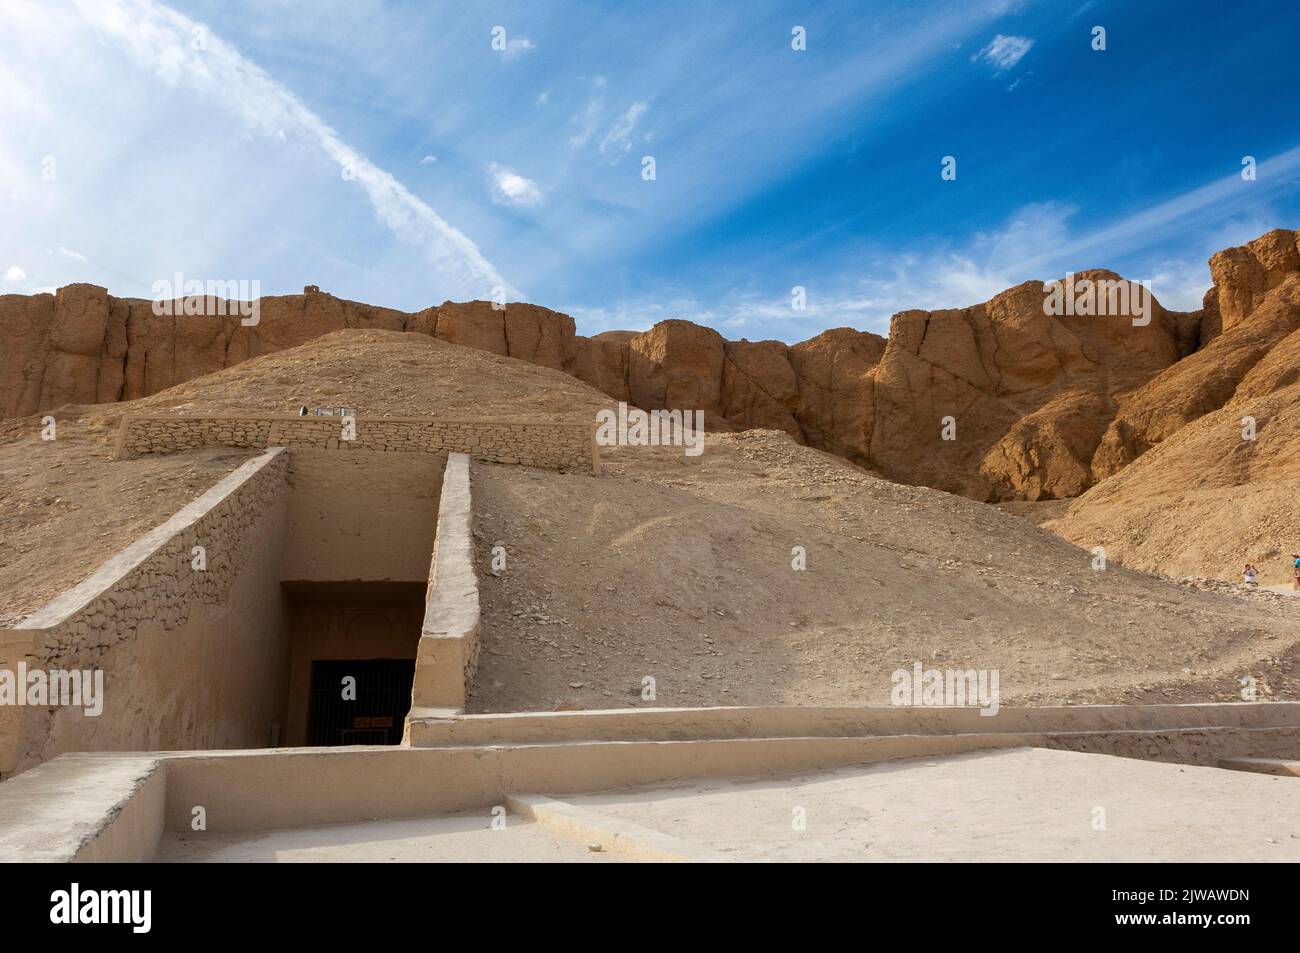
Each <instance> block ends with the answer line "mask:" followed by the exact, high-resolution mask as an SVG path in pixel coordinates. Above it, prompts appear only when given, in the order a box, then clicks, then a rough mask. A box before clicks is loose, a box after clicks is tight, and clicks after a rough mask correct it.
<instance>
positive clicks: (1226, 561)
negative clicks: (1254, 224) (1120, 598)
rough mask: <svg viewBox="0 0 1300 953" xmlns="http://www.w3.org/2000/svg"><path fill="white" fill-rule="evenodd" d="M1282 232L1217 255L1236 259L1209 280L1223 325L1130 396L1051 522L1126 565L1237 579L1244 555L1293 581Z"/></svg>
mask: <svg viewBox="0 0 1300 953" xmlns="http://www.w3.org/2000/svg"><path fill="white" fill-rule="evenodd" d="M1288 235H1289V233H1279V232H1273V233H1270V234H1269V235H1266V236H1265V237H1264V238H1262V239H1259V240H1258V241H1256V242H1252V243H1251V244H1250V245H1249V246H1247V247H1246V248H1245V249H1233V250H1232V251H1231V252H1225V253H1223V255H1222V256H1216V258H1215V261H1214V262H1212V263H1211V264H1212V266H1215V267H1216V278H1218V277H1220V276H1222V275H1223V274H1224V272H1225V271H1227V270H1229V269H1231V270H1232V271H1233V272H1234V274H1233V276H1232V280H1231V281H1223V280H1220V282H1219V286H1218V287H1219V298H1218V302H1217V306H1218V311H1217V313H1218V314H1219V315H1221V316H1222V331H1221V333H1220V334H1218V335H1217V336H1215V337H1214V338H1213V339H1212V340H1211V341H1210V342H1209V343H1208V344H1207V345H1206V346H1205V347H1203V348H1202V349H1201V350H1200V351H1198V352H1197V353H1196V354H1193V355H1192V356H1191V357H1189V358H1187V359H1186V360H1184V361H1181V362H1179V363H1178V364H1176V365H1174V366H1173V367H1171V368H1169V369H1168V370H1167V371H1165V372H1164V373H1163V374H1161V375H1159V376H1157V377H1156V378H1155V379H1153V380H1152V381H1151V382H1150V383H1149V384H1147V385H1146V386H1145V387H1143V388H1141V389H1140V390H1139V391H1137V392H1135V393H1134V394H1132V395H1131V396H1130V397H1129V399H1128V400H1127V401H1126V402H1125V404H1124V406H1123V407H1122V408H1121V411H1120V414H1119V416H1118V417H1117V419H1116V421H1115V422H1114V423H1113V424H1112V425H1111V430H1110V432H1108V434H1107V439H1108V440H1109V439H1111V438H1112V434H1114V435H1115V436H1114V442H1113V446H1115V447H1117V448H1118V449H1119V451H1120V453H1119V454H1118V456H1117V459H1116V460H1115V466H1114V467H1113V468H1112V469H1113V470H1114V471H1117V472H1115V475H1113V476H1111V477H1110V478H1109V479H1106V480H1103V481H1102V482H1101V483H1099V484H1097V485H1096V486H1095V487H1093V488H1092V489H1091V490H1089V491H1088V492H1087V493H1085V494H1084V495H1083V496H1082V497H1080V498H1079V499H1078V500H1076V501H1075V502H1074V503H1073V504H1072V505H1071V506H1070V508H1069V510H1068V511H1067V512H1066V514H1065V515H1064V517H1062V518H1061V519H1058V520H1057V521H1055V522H1051V523H1048V524H1046V525H1047V526H1049V528H1052V529H1054V530H1056V531H1057V532H1059V533H1060V534H1061V535H1063V536H1065V537H1066V538H1067V539H1070V540H1072V541H1074V542H1076V543H1078V544H1080V545H1083V546H1088V547H1092V546H1105V547H1106V549H1107V551H1108V552H1109V553H1110V554H1111V555H1112V556H1113V557H1114V558H1116V559H1119V560H1121V561H1123V562H1124V564H1125V565H1128V566H1133V567H1137V568H1142V569H1151V570H1157V571H1160V572H1164V573H1169V574H1174V575H1193V576H1209V577H1215V578H1220V579H1239V578H1240V575H1241V570H1242V567H1243V566H1244V565H1245V564H1246V563H1247V562H1251V563H1254V564H1255V565H1256V566H1257V567H1258V568H1259V570H1260V573H1261V582H1263V583H1265V584H1276V583H1288V584H1289V583H1290V580H1291V564H1292V562H1293V560H1292V558H1291V556H1290V554H1291V553H1293V552H1296V551H1300V508H1297V505H1296V501H1297V499H1300V254H1297V250H1296V247H1295V242H1294V237H1293V236H1292V237H1291V240H1290V241H1287V240H1285V238H1284V236H1288ZM1148 448H1150V449H1148ZM1144 450H1145V451H1147V452H1145V453H1143V451H1144ZM1138 453H1142V456H1141V457H1140V459H1137V460H1136V462H1133V463H1132V464H1131V465H1127V466H1125V464H1126V463H1127V461H1129V460H1132V459H1133V458H1134V457H1135V456H1136V455H1137V454H1138ZM1121 467H1122V469H1120V468H1121Z"/></svg>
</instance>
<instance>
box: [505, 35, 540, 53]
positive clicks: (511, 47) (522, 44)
mask: <svg viewBox="0 0 1300 953" xmlns="http://www.w3.org/2000/svg"><path fill="white" fill-rule="evenodd" d="M535 49H537V47H535V46H534V45H533V41H532V40H530V39H528V37H526V36H521V37H519V38H518V39H515V40H507V41H506V56H513V55H514V54H516V53H523V52H526V51H528V50H535Z"/></svg>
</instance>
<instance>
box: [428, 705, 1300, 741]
mask: <svg viewBox="0 0 1300 953" xmlns="http://www.w3.org/2000/svg"><path fill="white" fill-rule="evenodd" d="M420 715H424V717H420V716H419V715H417V714H416V713H413V714H412V718H411V724H410V743H411V744H413V745H417V746H445V745H480V744H500V743H507V742H509V743H515V744H548V743H555V742H569V741H594V740H600V741H646V740H656V741H687V740H691V739H699V738H764V737H766V738H777V737H782V738H792V737H864V736H878V735H899V734H918V735H921V734H952V733H976V734H1000V733H1017V734H1024V733H1035V734H1044V733H1067V732H1106V731H1112V732H1113V731H1158V730H1162V729H1175V728H1177V729H1187V728H1231V727H1240V728H1282V727H1297V728H1300V702H1270V703H1264V702H1234V703H1223V704H1217V703H1216V704H1192V705H1066V706H1056V707H1045V708H1011V707H1003V708H1001V709H999V710H998V713H997V714H996V715H983V714H981V713H980V709H978V708H973V707H970V708H921V707H905V706H898V707H894V706H882V707H863V708H811V707H809V708H802V707H786V708H782V707H752V708H748V707H737V708H617V709H606V710H599V711H565V712H519V713H503V714H481V715H453V714H451V713H448V712H437V713H420Z"/></svg>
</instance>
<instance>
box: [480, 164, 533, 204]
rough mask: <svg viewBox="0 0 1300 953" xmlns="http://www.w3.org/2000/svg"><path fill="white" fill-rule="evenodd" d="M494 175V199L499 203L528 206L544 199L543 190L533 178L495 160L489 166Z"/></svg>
mask: <svg viewBox="0 0 1300 953" xmlns="http://www.w3.org/2000/svg"><path fill="white" fill-rule="evenodd" d="M488 172H490V173H491V177H492V201H493V202H495V203H496V204H497V205H505V206H513V207H521V206H522V207H526V206H531V205H536V204H537V203H538V202H540V201H541V200H542V190H541V189H540V188H538V187H537V183H536V182H534V181H533V180H532V179H528V178H525V177H524V176H522V175H520V174H519V173H518V172H515V171H514V170H513V169H507V168H506V167H505V166H503V165H499V164H497V163H495V162H493V163H492V164H491V165H489V166H488Z"/></svg>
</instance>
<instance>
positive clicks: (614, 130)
mask: <svg viewBox="0 0 1300 953" xmlns="http://www.w3.org/2000/svg"><path fill="white" fill-rule="evenodd" d="M649 108H650V107H649V106H648V105H647V104H646V103H633V104H632V105H631V106H629V107H628V108H627V112H625V113H623V115H621V116H619V117H618V119H617V120H616V121H615V123H614V125H613V126H611V127H610V130H609V132H607V133H605V138H604V139H602V140H600V151H601V152H602V153H603V152H606V151H608V150H610V149H617V150H618V152H619V153H620V154H622V153H625V152H627V151H628V150H629V149H631V148H632V133H633V132H635V131H636V124H637V123H638V122H640V120H641V117H642V116H644V115H645V111H646V110H647V109H649Z"/></svg>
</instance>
